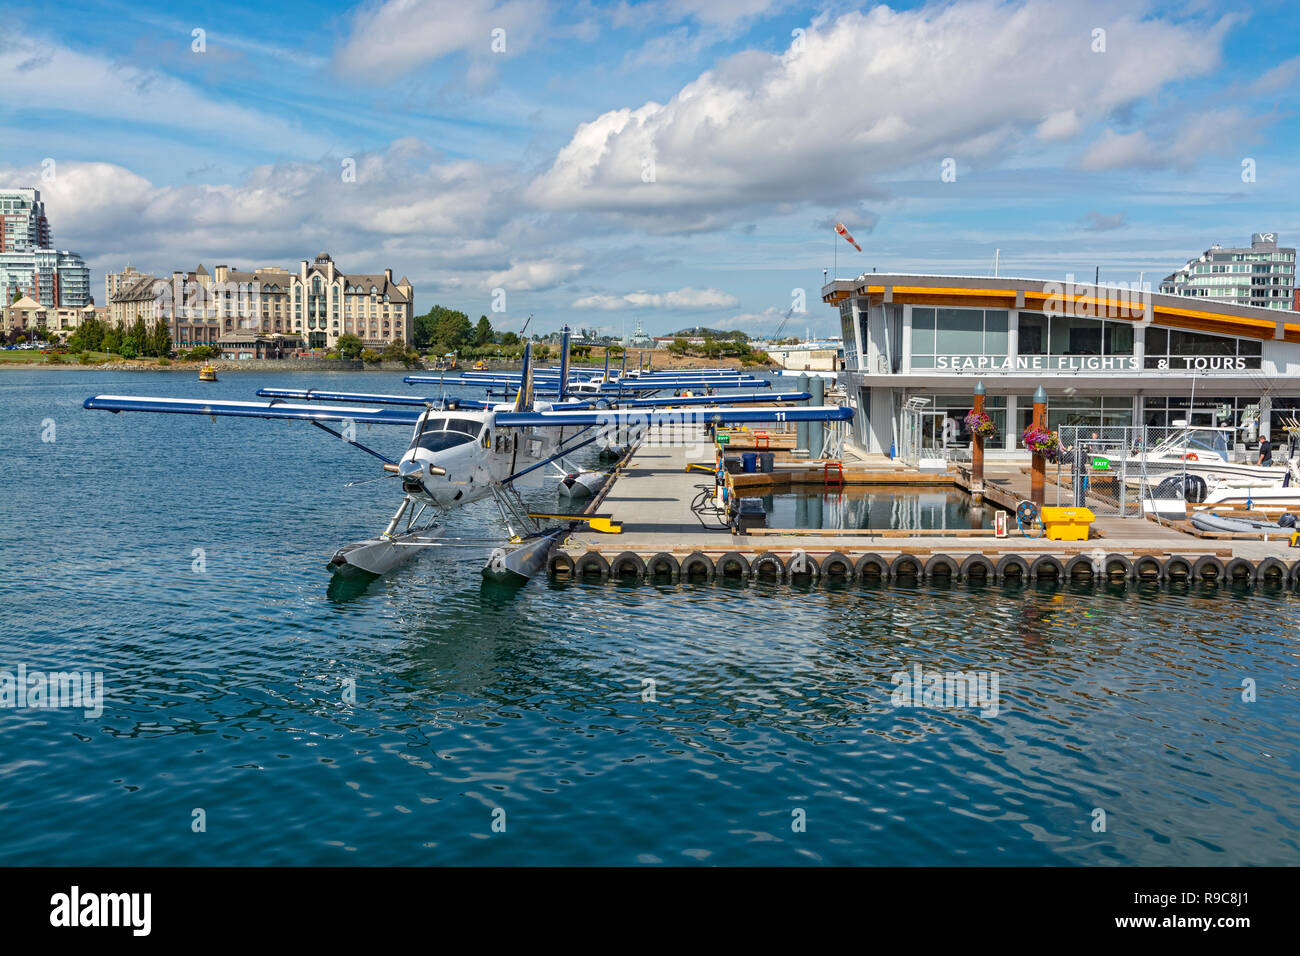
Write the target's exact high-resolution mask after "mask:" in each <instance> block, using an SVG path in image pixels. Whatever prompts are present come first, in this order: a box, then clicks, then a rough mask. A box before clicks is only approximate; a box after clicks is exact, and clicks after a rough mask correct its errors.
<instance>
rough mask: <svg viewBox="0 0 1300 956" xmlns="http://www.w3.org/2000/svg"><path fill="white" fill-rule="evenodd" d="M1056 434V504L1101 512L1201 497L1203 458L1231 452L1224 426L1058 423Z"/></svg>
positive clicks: (1226, 457) (1139, 510)
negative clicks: (1222, 427) (1059, 451)
mask: <svg viewBox="0 0 1300 956" xmlns="http://www.w3.org/2000/svg"><path fill="white" fill-rule="evenodd" d="M1057 435H1058V437H1059V439H1060V442H1061V455H1060V459H1059V460H1058V461H1057V463H1056V466H1055V467H1056V504H1058V505H1075V506H1082V507H1086V508H1088V509H1090V510H1091V511H1092V512H1093V513H1094V514H1096V515H1099V516H1107V517H1121V518H1132V517H1141V516H1142V514H1143V502H1144V501H1149V500H1151V499H1152V498H1157V499H1169V498H1185V499H1187V500H1193V501H1197V500H1202V499H1203V498H1204V495H1205V490H1206V481H1205V478H1204V477H1202V475H1201V474H1200V472H1201V471H1202V470H1203V468H1204V463H1205V462H1207V461H1216V460H1223V461H1230V460H1232V459H1233V456H1234V454H1235V453H1234V451H1233V445H1232V433H1231V430H1230V429H1216V428H1185V427H1178V428H1164V427H1158V426H1154V425H1137V426H1118V425H1115V426H1101V427H1098V426H1094V425H1063V426H1061V427H1060V428H1059V429H1058V430H1057ZM1048 474H1049V475H1050V474H1051V468H1050V466H1049V470H1048ZM1048 498H1049V500H1050V498H1051V491H1050V490H1049V491H1048Z"/></svg>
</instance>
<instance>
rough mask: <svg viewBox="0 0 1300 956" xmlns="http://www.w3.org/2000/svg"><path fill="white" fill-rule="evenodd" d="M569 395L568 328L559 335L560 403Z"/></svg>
mask: <svg viewBox="0 0 1300 956" xmlns="http://www.w3.org/2000/svg"><path fill="white" fill-rule="evenodd" d="M568 394H569V326H568V325H565V326H564V331H562V332H561V333H560V401H564V397H565V396H566V395H568Z"/></svg>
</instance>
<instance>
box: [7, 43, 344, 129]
mask: <svg viewBox="0 0 1300 956" xmlns="http://www.w3.org/2000/svg"><path fill="white" fill-rule="evenodd" d="M193 55H194V56H202V55H204V54H193ZM0 92H2V93H3V96H4V100H5V103H6V105H9V106H13V105H15V104H23V105H24V106H28V107H31V108H38V109H41V110H44V111H47V112H50V111H57V110H67V111H69V112H74V113H77V114H82V115H90V116H98V117H100V118H105V119H107V118H111V119H116V120H119V121H123V122H128V123H130V122H136V123H147V124H149V125H151V126H155V125H158V126H164V127H168V128H171V129H177V130H185V131H188V132H189V133H190V134H191V135H192V134H196V133H197V134H200V135H202V136H204V137H221V136H223V135H230V136H239V137H240V138H246V139H249V140H272V141H275V142H277V143H279V144H281V145H282V146H288V145H289V144H290V143H292V146H293V147H294V148H295V151H297V152H299V153H307V154H312V153H320V152H324V151H325V150H326V149H327V148H328V146H327V141H326V140H324V139H322V138H320V137H319V136H317V135H315V134H312V133H307V132H304V131H303V130H301V129H299V128H298V127H296V126H294V125H292V124H286V123H285V122H284V121H283V120H280V119H274V118H272V117H269V116H265V115H263V114H261V113H258V112H257V111H255V110H250V109H246V108H244V107H242V106H238V105H236V104H234V103H232V102H221V101H218V100H216V99H212V98H209V97H208V96H205V95H204V94H203V93H201V92H199V91H197V90H195V89H194V88H193V87H191V86H190V85H189V84H187V83H184V82H182V81H181V80H178V79H176V78H174V77H172V76H170V75H168V74H166V73H163V72H161V71H158V70H154V69H148V68H142V67H138V66H133V65H129V64H126V63H115V62H113V61H111V60H109V59H107V58H104V57H100V56H92V55H89V54H85V53H79V52H76V51H74V50H71V49H69V48H67V47H65V46H60V45H58V44H54V43H45V42H39V41H35V40H29V39H25V38H23V37H22V36H21V35H20V34H18V35H15V34H11V35H10V37H9V41H8V42H7V43H6V44H5V45H4V46H3V47H0Z"/></svg>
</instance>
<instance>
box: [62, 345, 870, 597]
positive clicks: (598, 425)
mask: <svg viewBox="0 0 1300 956" xmlns="http://www.w3.org/2000/svg"><path fill="white" fill-rule="evenodd" d="M568 340H569V330H568V329H567V328H566V329H565V330H564V333H563V337H562V344H561V353H560V354H561V360H560V366H559V368H558V369H556V370H554V372H551V371H550V370H536V369H534V368H533V367H532V357H531V352H532V347H531V345H525V347H524V352H523V363H522V368H521V371H520V372H518V373H514V374H513V375H500V374H489V375H486V376H484V375H482V373H480V375H479V376H471V375H468V374H465V375H463V376H461V377H460V378H457V379H447V378H446V377H445V376H442V377H428V376H408V377H406V379H405V380H404V381H405V382H406V383H407V384H412V385H418V384H430V383H439V384H441V385H443V386H447V385H460V386H462V387H465V386H468V387H475V386H478V387H483V388H487V389H502V388H504V389H506V390H508V391H510V392H512V393H513V400H512V401H507V402H492V401H490V400H489V401H477V400H472V399H465V398H448V397H446V396H445V395H440V396H439V397H421V396H416V395H383V394H366V393H357V392H336V391H322V390H316V389H306V390H299V389H282V388H263V389H260V390H259V391H258V393H257V395H258V397H259V398H263V399H269V401H264V402H243V401H210V400H206V399H184V398H158V397H150V396H131V395H94V396H91V397H90V398H87V399H86V400H85V402H84V403H83V405H84V407H85V408H87V409H92V410H99V411H108V412H115V413H118V412H154V413H163V414H182V415H207V416H211V417H212V418H213V419H214V420H215V419H216V418H219V417H222V416H227V417H236V418H259V419H288V420H300V421H306V422H310V423H311V424H312V425H314V426H315V427H317V428H320V429H322V430H323V431H325V432H327V433H329V434H331V435H333V436H334V437H335V438H339V439H342V440H343V441H344V442H346V443H347V444H348V445H350V446H352V447H354V448H357V449H359V450H360V451H362V452H364V453H366V454H368V455H370V456H372V457H374V458H376V459H378V460H379V461H381V462H382V463H383V470H384V473H385V474H384V475H382V476H378V477H380V478H392V479H395V480H396V481H398V482H399V483H400V488H401V501H400V503H399V504H398V507H397V510H396V512H395V513H394V514H393V516H392V518H391V519H390V520H389V522H388V525H387V527H386V528H385V529H384V530H383V532H382V533H380V534H379V535H378V536H377V537H375V538H371V539H368V540H365V541H360V542H357V543H354V544H349V545H346V546H344V547H342V548H340V549H339V550H338V551H337V552H336V553H335V554H334V556H333V558H332V559H331V560H330V562H329V566H330V568H331V569H332V570H333V572H334V573H335V576H336V579H337V578H338V577H340V576H342V577H358V576H359V577H363V578H366V579H373V578H374V577H377V576H379V575H382V574H385V573H387V572H389V571H391V570H393V569H394V568H396V567H398V566H399V565H401V564H402V563H403V562H404V561H406V560H408V559H409V558H411V557H413V556H414V555H415V554H417V553H421V552H423V551H425V550H427V549H431V548H447V547H481V546H483V545H485V544H486V545H496V546H495V547H493V548H492V551H491V555H490V557H489V559H488V561H487V564H486V566H485V567H484V569H483V573H484V575H485V576H491V577H500V578H507V579H512V580H527V579H529V578H531V577H532V576H534V575H535V574H537V573H538V572H539V571H541V570H543V569H544V568H545V567H546V561H547V558H548V557H549V555H550V551H551V549H552V548H554V547H555V545H556V544H558V543H559V542H560V541H562V540H563V539H564V538H565V537H566V536H567V535H568V534H569V533H571V532H572V531H573V530H574V529H575V528H577V527H579V526H580V525H581V524H583V523H584V522H585V523H589V524H590V525H591V527H593V529H599V528H600V527H601V525H600V523H598V522H601V521H602V520H603V522H604V523H605V524H606V525H608V518H607V517H605V518H603V519H602V518H601V517H600V516H597V517H595V518H593V517H592V516H587V515H570V514H547V515H539V514H534V513H530V511H529V509H528V507H527V506H526V505H525V504H524V502H523V499H522V498H521V496H520V495H519V491H518V488H517V486H519V485H524V484H526V483H527V482H529V481H537V480H540V479H541V477H542V476H543V474H544V469H546V468H547V467H548V466H551V467H553V468H555V469H556V470H558V471H560V472H562V473H564V474H570V473H573V472H574V471H575V469H574V467H573V465H572V463H571V462H567V461H566V456H569V455H571V454H572V453H573V452H575V451H577V450H578V449H580V448H582V447H584V446H587V445H591V444H593V443H595V442H598V441H604V442H606V443H608V444H615V445H624V446H626V445H627V444H629V443H630V442H631V441H634V440H635V436H636V435H638V434H643V433H644V432H645V431H646V430H647V429H649V428H652V427H655V426H659V427H665V426H667V427H673V426H676V427H683V428H690V429H691V434H697V433H698V429H699V428H700V427H702V426H703V427H709V426H712V427H716V426H719V425H731V424H750V423H768V422H799V421H818V422H830V421H848V420H850V419H851V418H852V416H853V412H852V409H850V408H847V407H842V406H833V405H832V406H807V405H788V404H779V403H784V402H798V401H806V400H808V399H809V398H810V397H811V396H810V395H809V394H808V393H807V392H784V393H772V392H767V393H764V392H758V391H756V392H747V393H735V394H731V395H730V397H729V399H728V400H727V401H725V402H724V401H722V400H720V399H719V398H717V397H714V396H711V395H700V394H695V395H692V396H683V395H679V394H671V393H672V392H681V391H692V392H699V391H708V390H716V389H724V390H737V389H741V388H747V387H752V388H769V389H770V387H771V385H770V383H769V382H767V381H765V380H763V379H758V378H755V377H752V376H747V375H742V374H740V373H738V372H736V371H735V370H725V369H718V370H707V371H698V372H697V371H691V372H689V373H675V372H671V371H660V372H651V373H645V372H642V373H641V374H639V375H636V376H635V377H629V378H626V379H619V380H615V379H613V378H612V377H611V376H610V373H609V369H608V362H607V363H606V369H605V372H604V373H603V374H601V375H599V382H598V385H599V387H598V388H597V389H595V390H594V391H592V390H591V389H586V390H584V397H583V398H581V399H577V400H574V399H573V398H572V397H571V394H570V393H571V387H570V386H571V383H572V382H573V380H574V378H575V376H573V375H571V373H570V369H569V363H568V354H569V348H568ZM598 374H599V373H598ZM577 377H578V378H579V379H580V380H581V381H584V382H591V381H593V379H582V378H581V376H577ZM665 392H667V393H670V394H662V393H665ZM540 394H549V395H550V396H553V398H554V400H553V401H545V400H542V399H540V398H539V395H540ZM625 395H627V396H630V397H627V398H625V397H624V396H625ZM317 403H323V404H317ZM329 423H334V424H341V425H343V426H344V427H343V430H342V431H340V430H338V429H336V428H332V427H330V424H329ZM358 424H370V425H394V426H404V427H406V428H408V429H410V435H411V437H410V441H409V443H408V444H407V447H406V450H405V451H403V452H402V453H401V454H400V455H398V456H397V457H395V458H394V457H390V456H389V455H386V454H384V453H383V452H380V451H376V450H375V449H373V448H370V447H368V446H366V445H364V444H362V443H361V442H359V441H357V440H356V438H355V426H356V425H358ZM489 497H491V498H493V499H494V500H495V502H496V505H497V509H498V512H499V514H500V517H501V521H502V525H503V528H504V535H502V536H499V537H496V538H486V539H467V538H455V539H451V538H447V537H446V536H445V535H444V533H443V532H444V529H443V525H442V519H443V518H445V516H446V515H447V514H448V513H449V512H451V511H452V510H454V509H457V508H462V507H464V506H466V505H468V504H470V503H472V502H475V501H479V500H481V499H485V498H489ZM544 520H545V521H552V522H554V523H553V524H543V523H542V522H543V521H544ZM611 530H612V529H611Z"/></svg>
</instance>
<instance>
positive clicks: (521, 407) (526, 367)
mask: <svg viewBox="0 0 1300 956" xmlns="http://www.w3.org/2000/svg"><path fill="white" fill-rule="evenodd" d="M532 410H533V343H532V342H525V343H524V364H523V368H521V369H520V370H519V394H517V395H516V396H515V411H517V412H531V411H532Z"/></svg>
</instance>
